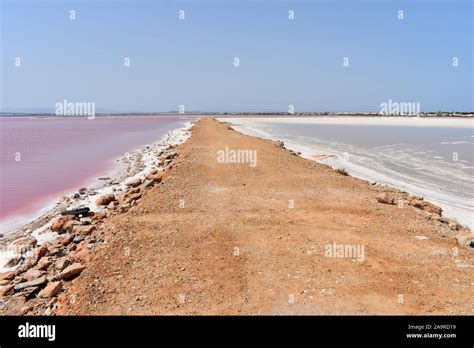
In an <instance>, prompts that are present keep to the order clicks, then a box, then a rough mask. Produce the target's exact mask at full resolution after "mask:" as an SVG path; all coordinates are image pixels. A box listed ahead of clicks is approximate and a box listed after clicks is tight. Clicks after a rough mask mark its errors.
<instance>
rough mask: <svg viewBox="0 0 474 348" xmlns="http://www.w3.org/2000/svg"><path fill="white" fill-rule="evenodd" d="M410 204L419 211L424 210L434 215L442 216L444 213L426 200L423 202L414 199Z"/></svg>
mask: <svg viewBox="0 0 474 348" xmlns="http://www.w3.org/2000/svg"><path fill="white" fill-rule="evenodd" d="M410 204H411V205H412V206H414V207H416V208H418V209H423V210H425V211H428V212H430V213H433V214H438V215H441V213H442V212H443V209H441V208H440V207H438V206H436V205H434V204H433V203H430V202H427V201H424V200H423V201H422V200H419V199H414V200H412V201H411V202H410Z"/></svg>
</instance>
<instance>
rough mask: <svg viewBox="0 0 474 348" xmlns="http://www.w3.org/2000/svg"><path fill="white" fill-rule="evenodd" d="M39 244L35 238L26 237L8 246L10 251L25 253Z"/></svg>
mask: <svg viewBox="0 0 474 348" xmlns="http://www.w3.org/2000/svg"><path fill="white" fill-rule="evenodd" d="M36 243H37V240H36V238H35V237H32V236H26V237H21V238H18V239H17V240H15V241H13V242H11V243H10V245H9V246H8V249H9V250H13V251H14V252H16V253H23V252H26V251H29V250H31V249H32V248H33V247H34V246H35V245H36Z"/></svg>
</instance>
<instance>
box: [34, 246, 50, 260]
mask: <svg viewBox="0 0 474 348" xmlns="http://www.w3.org/2000/svg"><path fill="white" fill-rule="evenodd" d="M47 253H48V248H46V247H45V246H44V245H41V246H39V247H38V248H36V249H35V250H33V254H32V255H31V256H32V257H35V258H37V259H38V260H39V259H40V258H42V257H43V256H45V255H46V254H47Z"/></svg>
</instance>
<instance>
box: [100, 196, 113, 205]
mask: <svg viewBox="0 0 474 348" xmlns="http://www.w3.org/2000/svg"><path fill="white" fill-rule="evenodd" d="M113 201H115V195H113V194H109V195H105V196H102V197H99V198H98V199H97V200H96V201H95V204H96V205H107V204H109V203H110V202H113Z"/></svg>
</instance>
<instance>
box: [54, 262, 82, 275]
mask: <svg viewBox="0 0 474 348" xmlns="http://www.w3.org/2000/svg"><path fill="white" fill-rule="evenodd" d="M85 268H86V267H85V266H83V265H81V264H80V263H74V264H72V265H71V266H68V267H66V268H65V269H64V270H63V271H62V272H61V273H59V275H58V277H59V279H69V278H71V277H74V276H75V275H78V274H80V273H81V272H82V271H83V270H84V269H85Z"/></svg>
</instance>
